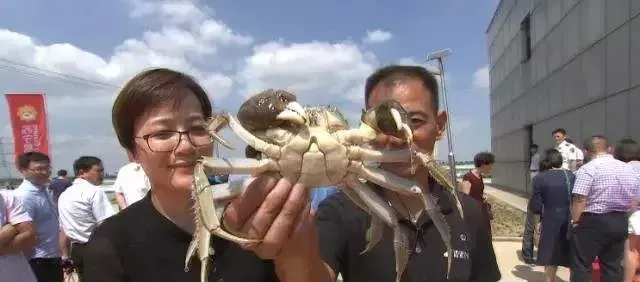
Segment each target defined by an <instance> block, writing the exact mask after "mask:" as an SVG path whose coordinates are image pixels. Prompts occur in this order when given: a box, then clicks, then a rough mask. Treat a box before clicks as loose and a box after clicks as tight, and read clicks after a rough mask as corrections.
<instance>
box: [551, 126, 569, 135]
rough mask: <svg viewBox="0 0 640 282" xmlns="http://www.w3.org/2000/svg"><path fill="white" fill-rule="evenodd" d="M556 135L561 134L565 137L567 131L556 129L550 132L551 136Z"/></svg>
mask: <svg viewBox="0 0 640 282" xmlns="http://www.w3.org/2000/svg"><path fill="white" fill-rule="evenodd" d="M556 133H562V135H567V131H566V130H564V128H556V129H555V130H554V131H552V132H551V135H555V134H556Z"/></svg>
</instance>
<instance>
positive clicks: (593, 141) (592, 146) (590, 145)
mask: <svg viewBox="0 0 640 282" xmlns="http://www.w3.org/2000/svg"><path fill="white" fill-rule="evenodd" d="M598 146H601V147H602V148H600V149H601V150H607V148H608V147H609V139H607V137H605V136H604V135H593V136H591V137H589V138H587V139H586V140H585V141H584V148H585V149H586V150H587V151H588V152H590V153H595V152H597V151H598Z"/></svg>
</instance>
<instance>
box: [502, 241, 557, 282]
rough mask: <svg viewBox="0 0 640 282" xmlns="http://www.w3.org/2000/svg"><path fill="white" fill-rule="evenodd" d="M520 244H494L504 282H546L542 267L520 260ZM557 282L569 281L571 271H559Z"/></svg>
mask: <svg viewBox="0 0 640 282" xmlns="http://www.w3.org/2000/svg"><path fill="white" fill-rule="evenodd" d="M521 245H522V244H521V243H520V242H493V248H494V250H495V253H496V257H497V258H498V266H499V267H500V273H502V280H500V281H503V282H520V281H544V269H543V267H542V266H531V265H528V264H525V263H524V262H522V260H521V259H520V251H519V250H520V248H521ZM555 281H556V282H566V281H569V269H568V268H564V267H561V268H559V269H558V277H557V278H556V280H555Z"/></svg>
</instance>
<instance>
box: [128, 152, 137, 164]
mask: <svg viewBox="0 0 640 282" xmlns="http://www.w3.org/2000/svg"><path fill="white" fill-rule="evenodd" d="M127 159H128V160H129V162H130V163H137V162H138V158H137V156H136V154H135V153H134V152H132V151H130V150H127Z"/></svg>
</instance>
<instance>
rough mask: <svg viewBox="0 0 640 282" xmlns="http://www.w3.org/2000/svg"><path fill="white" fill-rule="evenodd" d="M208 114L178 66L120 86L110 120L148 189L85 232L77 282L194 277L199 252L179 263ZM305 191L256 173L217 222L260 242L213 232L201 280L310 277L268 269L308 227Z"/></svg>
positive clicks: (289, 255)
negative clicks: (241, 241)
mask: <svg viewBox="0 0 640 282" xmlns="http://www.w3.org/2000/svg"><path fill="white" fill-rule="evenodd" d="M211 116H212V106H211V102H210V101H209V98H208V96H207V94H206V93H205V91H204V90H203V89H202V88H201V87H200V86H199V85H198V84H197V83H196V82H195V81H194V80H193V79H191V78H190V77H189V76H187V75H185V74H182V73H180V72H176V71H172V70H169V69H162V68H160V69H151V70H148V71H144V72H141V73H140V74H138V75H136V76H135V77H134V78H132V79H131V80H130V81H129V82H128V83H127V84H126V85H125V86H124V88H123V89H122V91H121V92H120V93H119V94H118V97H117V98H116V100H115V102H114V105H113V112H112V120H113V127H114V129H115V132H116V135H117V136H118V140H119V142H120V144H121V145H122V147H124V149H125V150H126V152H127V154H129V157H130V158H131V159H132V160H134V161H135V162H137V163H139V164H140V165H141V166H142V168H143V169H144V171H145V173H146V174H147V176H148V178H149V183H150V185H151V189H150V191H149V193H147V195H146V196H145V198H144V199H142V200H140V201H138V202H136V203H134V204H132V205H131V206H129V207H128V208H127V209H125V210H123V211H121V212H120V213H118V214H117V215H115V216H113V217H111V218H109V219H108V220H106V221H105V222H104V223H103V224H102V225H100V226H98V227H97V229H96V230H95V231H94V232H93V234H92V236H91V238H90V240H89V242H88V245H87V247H86V248H85V250H86V254H85V255H84V256H85V261H84V264H85V265H84V273H83V275H82V277H81V279H82V281H83V282H93V281H136V282H145V281H149V282H151V281H153V282H156V281H187V282H188V281H193V282H196V281H200V262H199V260H198V259H197V258H196V259H193V260H191V262H190V263H189V269H188V271H186V270H185V257H186V254H187V248H188V246H189V243H190V242H191V240H192V238H193V237H192V234H193V233H194V229H195V223H194V214H193V210H192V208H193V201H192V181H193V170H194V164H195V162H194V161H195V158H196V157H200V156H211V155H212V154H213V141H214V139H213V138H212V136H211V135H210V133H209V132H208V131H207V127H206V121H207V119H208V118H210V117H211ZM306 197H307V194H306V190H305V189H304V187H299V186H294V185H292V184H291V183H290V182H288V181H287V180H285V179H280V180H278V179H276V178H274V177H271V176H267V175H265V176H259V177H257V178H256V179H255V180H254V181H253V182H251V184H249V187H248V188H247V190H246V191H245V192H244V193H243V194H242V196H241V197H239V198H238V199H236V200H234V201H233V202H232V203H231V204H229V205H228V206H227V208H226V212H225V216H224V218H223V222H224V227H225V228H227V230H229V229H230V230H234V232H235V233H236V234H238V235H239V236H242V237H249V238H261V239H263V242H262V243H260V244H257V245H255V246H250V247H244V248H243V247H240V246H239V245H237V244H234V243H231V242H229V241H226V240H222V239H217V238H215V237H214V239H213V242H212V244H211V246H212V248H213V249H214V251H215V254H214V255H213V256H211V257H210V260H209V263H208V265H209V268H208V269H207V270H206V272H207V275H208V277H209V281H247V282H251V281H280V280H281V281H310V280H307V279H306V278H304V277H302V276H296V275H295V274H296V273H295V272H294V273H291V271H288V272H289V273H287V276H288V277H287V279H280V280H279V279H278V277H277V274H276V273H277V272H278V271H280V270H279V269H283V268H280V267H279V266H281V265H282V266H284V265H289V263H290V262H291V261H294V260H295V255H298V254H300V251H299V250H303V249H305V248H301V247H299V246H296V245H295V244H296V243H295V242H296V240H295V238H297V236H308V235H306V234H304V233H303V231H306V232H310V231H308V230H311V228H312V227H309V226H312V225H311V224H310V222H311V217H310V216H309V214H310V212H309V208H308V205H306V206H305V204H306V203H307V202H308V201H307V198H306ZM300 226H302V227H300ZM296 227H298V229H295V228H296ZM294 230H295V231H294ZM298 234H301V235H298ZM303 241H304V240H303ZM292 250H297V251H292ZM264 259H269V260H264Z"/></svg>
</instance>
